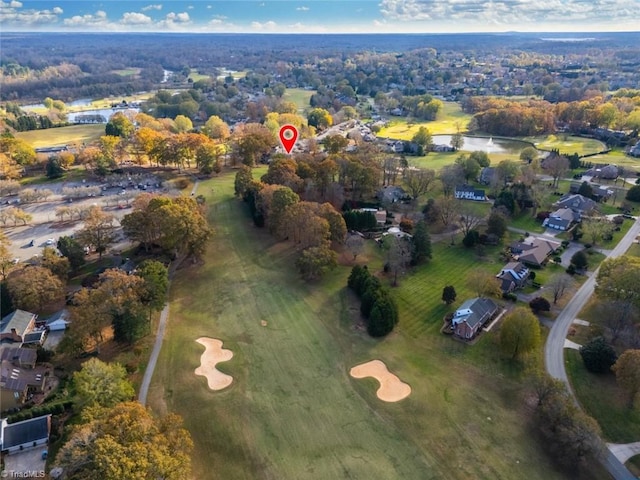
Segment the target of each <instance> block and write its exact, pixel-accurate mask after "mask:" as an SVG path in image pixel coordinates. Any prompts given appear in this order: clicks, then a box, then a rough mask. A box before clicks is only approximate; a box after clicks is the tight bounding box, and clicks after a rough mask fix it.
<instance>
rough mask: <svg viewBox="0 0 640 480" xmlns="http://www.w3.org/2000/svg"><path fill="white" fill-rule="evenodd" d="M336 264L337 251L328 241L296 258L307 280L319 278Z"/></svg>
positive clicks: (300, 270) (299, 269)
mask: <svg viewBox="0 0 640 480" xmlns="http://www.w3.org/2000/svg"><path fill="white" fill-rule="evenodd" d="M316 218H317V217H316ZM336 265H337V255H336V252H334V251H333V250H331V248H330V245H329V243H328V242H324V243H322V244H320V245H318V246H315V247H310V248H307V249H305V250H303V251H302V253H301V254H300V256H299V257H298V259H297V260H296V267H297V269H298V271H299V272H300V275H302V277H303V278H304V279H305V280H314V279H316V278H319V277H321V276H322V275H324V274H325V273H326V272H328V271H329V270H331V269H332V268H335V266H336Z"/></svg>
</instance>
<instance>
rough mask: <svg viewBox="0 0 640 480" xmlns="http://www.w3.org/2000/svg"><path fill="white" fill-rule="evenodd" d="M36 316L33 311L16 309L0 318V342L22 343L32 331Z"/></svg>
mask: <svg viewBox="0 0 640 480" xmlns="http://www.w3.org/2000/svg"><path fill="white" fill-rule="evenodd" d="M37 318H38V316H37V315H36V314H35V313H31V312H25V311H24V310H16V311H15V312H11V313H10V314H9V315H7V316H5V317H3V318H2V320H0V342H17V343H22V342H23V341H24V337H25V336H26V335H27V334H28V333H31V332H32V331H33V329H34V328H35V325H36V319H37Z"/></svg>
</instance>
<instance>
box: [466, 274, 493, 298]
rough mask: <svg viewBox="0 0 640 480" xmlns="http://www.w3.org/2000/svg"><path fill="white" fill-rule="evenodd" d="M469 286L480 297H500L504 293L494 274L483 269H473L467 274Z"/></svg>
mask: <svg viewBox="0 0 640 480" xmlns="http://www.w3.org/2000/svg"><path fill="white" fill-rule="evenodd" d="M467 286H468V287H469V288H470V289H471V290H472V291H473V292H474V293H475V294H476V295H477V296H478V297H496V298H497V297H499V296H500V295H502V290H500V284H499V283H498V281H497V280H496V277H495V276H493V274H491V273H489V272H486V271H483V270H473V271H471V272H469V274H468V275H467Z"/></svg>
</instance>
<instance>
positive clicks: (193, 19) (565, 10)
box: [0, 0, 640, 33]
mask: <svg viewBox="0 0 640 480" xmlns="http://www.w3.org/2000/svg"><path fill="white" fill-rule="evenodd" d="M639 12H640V0H542V1H540V0H501V1H493V0H348V1H341V0H307V1H298V0H275V1H274V0H265V1H252V0H251V1H250V0H246V1H245V0H227V1H215V0H192V1H162V0H153V1H137V0H127V1H120V0H102V1H93V0H75V1H64V0H62V1H58V0H47V1H29V0H0V29H2V31H89V32H97V31H106V32H112V31H121V32H129V31H134V32H142V31H150V32H192V33H197V32H247V33H260V32H261V33H265V32H268V33H396V32H397V33H448V32H504V31H513V30H518V31H546V32H579V31H638V30H640V16H639Z"/></svg>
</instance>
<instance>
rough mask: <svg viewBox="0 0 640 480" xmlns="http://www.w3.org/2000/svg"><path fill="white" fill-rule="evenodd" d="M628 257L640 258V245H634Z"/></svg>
mask: <svg viewBox="0 0 640 480" xmlns="http://www.w3.org/2000/svg"><path fill="white" fill-rule="evenodd" d="M627 255H631V256H633V257H640V244H638V243H632V244H631V246H630V247H629V250H627Z"/></svg>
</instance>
